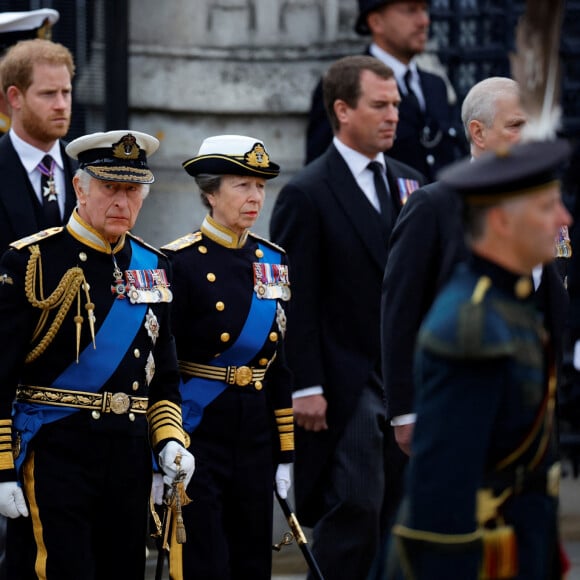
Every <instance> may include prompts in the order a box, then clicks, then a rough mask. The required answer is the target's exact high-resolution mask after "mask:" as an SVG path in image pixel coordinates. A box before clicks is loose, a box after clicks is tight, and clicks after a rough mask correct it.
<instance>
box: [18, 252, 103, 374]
mask: <svg viewBox="0 0 580 580" xmlns="http://www.w3.org/2000/svg"><path fill="white" fill-rule="evenodd" d="M29 250H30V254H31V256H30V258H29V260H28V264H27V265H26V277H25V280H24V289H25V291H26V298H28V301H29V302H30V304H32V306H34V307H35V308H40V309H41V310H42V313H41V315H40V318H39V319H38V324H37V325H36V328H35V330H34V333H33V336H32V341H31V342H35V341H36V340H37V339H38V337H39V336H40V334H41V333H42V331H43V330H44V327H45V326H46V324H47V321H48V315H49V312H50V311H51V310H53V309H55V308H58V311H57V313H56V315H55V317H54V320H53V321H52V323H51V325H50V327H49V328H48V330H47V331H46V334H45V335H44V336H43V337H42V338H41V339H40V341H39V342H38V344H37V345H36V346H35V347H34V348H33V349H32V350H31V351H30V352H29V353H28V355H27V356H26V359H25V362H26V363H30V362H32V361H34V360H35V359H37V358H38V357H39V356H40V355H41V354H42V353H43V352H44V351H45V350H46V349H47V348H48V346H49V345H50V343H51V342H52V341H53V340H54V337H55V336H56V334H57V333H58V331H59V329H60V327H61V326H62V323H63V321H64V318H65V316H66V315H67V313H68V311H69V310H70V307H71V306H72V303H73V300H74V299H75V296H76V297H77V314H76V316H75V317H74V321H75V324H76V330H77V332H76V347H77V362H78V360H79V347H80V333H81V326H82V323H83V317H82V316H81V289H84V291H85V295H86V303H85V309H86V310H87V312H88V318H89V325H90V329H91V336H92V339H93V346H95V326H94V323H95V316H94V312H93V311H94V308H95V305H94V304H93V303H92V302H91V300H90V296H89V285H88V284H87V281H86V279H85V274H84V272H83V271H82V269H81V268H79V267H74V268H70V269H69V270H67V271H66V272H65V273H64V275H63V277H62V278H61V280H60V282H59V283H58V286H57V287H56V288H55V290H54V291H53V292H52V294H51V295H50V296H48V298H44V290H43V284H42V259H41V256H40V248H39V247H38V245H33V246H30V247H29ZM36 288H38V289H39V292H40V297H37V295H36Z"/></svg>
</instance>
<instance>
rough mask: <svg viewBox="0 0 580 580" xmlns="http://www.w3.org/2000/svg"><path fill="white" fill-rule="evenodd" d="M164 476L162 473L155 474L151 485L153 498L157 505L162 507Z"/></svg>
mask: <svg viewBox="0 0 580 580" xmlns="http://www.w3.org/2000/svg"><path fill="white" fill-rule="evenodd" d="M163 488H164V483H163V475H162V474H161V473H154V474H153V482H152V483H151V498H152V499H153V503H154V504H155V505H161V504H162V503H163V491H164V490H163Z"/></svg>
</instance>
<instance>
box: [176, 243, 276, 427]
mask: <svg viewBox="0 0 580 580" xmlns="http://www.w3.org/2000/svg"><path fill="white" fill-rule="evenodd" d="M258 247H259V248H260V249H261V250H262V252H263V256H262V257H261V258H259V259H258V261H260V262H265V263H271V264H274V263H277V262H280V259H281V255H280V253H278V252H276V251H274V250H272V249H271V248H268V247H266V246H262V245H261V244H258ZM276 304H277V302H276V300H268V299H263V298H258V297H257V295H256V293H255V292H253V295H252V303H251V305H250V312H249V313H248V317H247V318H246V322H245V323H244V327H243V328H242V331H241V332H240V335H239V336H238V338H237V340H236V342H235V343H234V344H232V346H231V347H230V348H228V349H227V350H226V351H224V352H222V353H221V354H220V355H219V356H217V357H216V358H214V359H212V361H211V362H210V363H208V364H209V366H219V367H227V366H241V365H244V364H246V363H248V362H249V361H251V360H252V359H253V358H254V357H255V356H256V354H258V352H260V349H261V348H262V346H263V345H264V343H265V342H266V338H267V337H268V333H269V332H270V329H271V328H272V320H273V319H274V316H275V315H276ZM227 386H228V385H227V383H225V382H223V381H216V380H210V379H202V378H201V377H191V378H190V379H188V380H187V381H186V382H183V379H182V380H181V384H180V390H181V397H182V400H183V402H182V403H181V409H182V411H181V414H182V416H183V427H184V429H185V431H186V432H187V433H191V432H193V430H194V429H195V428H196V427H197V426H198V425H199V423H200V421H201V418H202V416H203V410H204V408H205V407H207V405H209V404H210V403H211V402H212V401H213V400H214V399H215V398H216V397H218V395H220V394H221V393H222V392H223V391H224V390H225V389H226V388H227Z"/></svg>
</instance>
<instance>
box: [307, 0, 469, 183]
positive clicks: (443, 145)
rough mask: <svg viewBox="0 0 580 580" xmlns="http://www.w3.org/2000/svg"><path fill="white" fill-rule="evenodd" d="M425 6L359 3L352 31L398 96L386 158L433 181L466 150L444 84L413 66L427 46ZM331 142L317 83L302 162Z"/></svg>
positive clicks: (380, 0)
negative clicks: (366, 38)
mask: <svg viewBox="0 0 580 580" xmlns="http://www.w3.org/2000/svg"><path fill="white" fill-rule="evenodd" d="M428 7H429V3H428V2H425V1H416V0H395V1H393V0H359V15H358V18H357V21H356V23H355V31H356V32H357V33H358V34H360V35H369V34H370V35H371V38H372V41H371V43H370V45H369V46H368V47H367V49H366V52H365V54H368V55H371V56H374V57H376V58H378V59H379V60H380V61H382V62H383V63H384V64H386V65H387V66H389V67H390V68H392V69H393V71H394V73H395V78H396V80H397V85H398V87H399V93H400V94H401V105H400V109H399V124H398V126H397V138H396V140H395V142H394V143H393V146H392V147H391V148H390V149H389V156H390V157H392V158H394V159H397V160H399V161H402V162H404V163H407V164H408V165H410V166H411V167H414V168H415V169H417V170H418V171H420V172H421V173H422V174H423V175H425V177H427V179H428V180H429V181H433V180H434V179H435V175H436V173H437V171H438V170H439V169H440V168H442V167H444V166H445V165H447V164H449V163H451V162H453V161H456V160H457V159H459V158H461V157H463V156H465V155H467V153H468V147H467V143H466V142H465V139H464V136H463V131H462V127H461V122H460V119H459V111H458V108H457V107H456V106H455V105H452V104H450V102H449V98H448V94H447V87H446V85H445V82H444V80H443V79H442V77H441V76H439V75H437V74H433V73H430V72H427V71H425V70H422V69H421V68H419V67H418V66H417V63H416V59H415V57H416V56H417V55H419V54H421V53H423V52H424V51H425V46H426V43H427V38H428V32H429V22H430V21H429V10H428ZM331 140H332V130H331V128H330V125H329V124H328V119H327V118H326V113H325V110H324V103H323V99H322V85H321V83H319V84H318V86H317V87H316V88H315V90H314V92H313V95H312V104H311V109H310V113H309V119H308V127H307V137H306V163H309V162H310V161H312V160H313V159H315V158H316V157H318V156H319V155H320V154H321V153H323V152H324V151H325V149H326V147H327V146H328V144H329V143H330V141H331Z"/></svg>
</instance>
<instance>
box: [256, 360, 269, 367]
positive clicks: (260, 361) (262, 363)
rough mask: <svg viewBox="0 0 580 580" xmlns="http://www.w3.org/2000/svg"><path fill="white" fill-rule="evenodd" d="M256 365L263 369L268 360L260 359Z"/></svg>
mask: <svg viewBox="0 0 580 580" xmlns="http://www.w3.org/2000/svg"><path fill="white" fill-rule="evenodd" d="M258 364H259V365H260V366H262V367H265V366H266V365H267V364H268V359H267V358H261V359H260V360H259V361H258Z"/></svg>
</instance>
